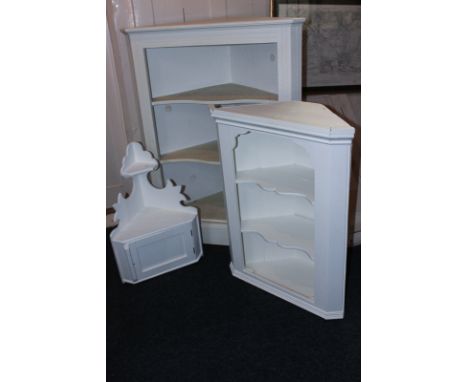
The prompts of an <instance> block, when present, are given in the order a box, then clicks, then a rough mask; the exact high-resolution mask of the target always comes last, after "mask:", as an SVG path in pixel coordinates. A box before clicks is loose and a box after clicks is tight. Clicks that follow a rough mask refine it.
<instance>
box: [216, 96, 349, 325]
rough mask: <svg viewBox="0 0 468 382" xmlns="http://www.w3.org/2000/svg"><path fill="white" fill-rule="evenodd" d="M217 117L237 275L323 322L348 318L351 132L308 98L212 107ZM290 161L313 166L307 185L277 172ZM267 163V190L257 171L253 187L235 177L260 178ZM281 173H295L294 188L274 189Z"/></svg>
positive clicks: (281, 181) (280, 185) (233, 268)
mask: <svg viewBox="0 0 468 382" xmlns="http://www.w3.org/2000/svg"><path fill="white" fill-rule="evenodd" d="M212 115H213V116H214V118H215V119H216V122H217V126H218V134H219V139H220V143H219V144H220V149H221V162H222V166H223V174H224V189H225V195H226V206H227V213H228V222H229V224H228V227H229V235H230V238H231V259H232V263H231V271H232V273H233V275H234V276H236V277H239V278H240V279H242V280H244V281H247V282H249V283H251V284H253V285H255V286H257V287H259V288H261V289H264V290H266V291H268V292H270V293H272V294H274V295H276V296H278V297H281V298H283V299H285V300H287V301H289V302H292V303H294V304H296V305H298V306H300V307H302V308H304V309H306V310H308V311H310V312H312V313H315V314H317V315H319V316H321V317H323V318H325V319H337V318H342V317H343V314H344V296H345V279H346V277H345V274H346V253H347V227H348V200H349V179H350V166H351V142H352V140H353V137H354V129H353V128H352V127H351V126H350V125H349V124H348V123H347V122H345V121H343V120H341V119H340V118H338V117H337V116H336V115H335V114H333V113H332V112H331V111H330V110H328V109H327V108H324V107H323V106H322V105H317V104H312V103H308V102H283V103H271V104H267V105H249V106H239V107H232V108H225V109H214V110H212ZM249 141H251V142H250V145H251V147H250V148H249ZM279 142H283V144H282V145H281V144H279ZM253 148H255V150H253ZM250 151H254V152H255V155H249V154H248V153H249V152H250ZM268 151H271V154H270V155H268ZM294 162H296V163H295V164H296V165H300V166H301V167H302V169H303V170H304V171H307V169H309V171H310V173H309V176H307V177H306V181H305V182H302V181H299V182H297V181H295V178H296V176H297V174H296V176H288V175H286V174H285V172H284V171H281V170H280V171H278V173H277V178H278V180H276V181H275V179H274V171H275V169H276V168H278V169H281V168H282V167H283V166H286V165H291V163H294ZM264 168H268V169H269V174H268V175H269V176H268V184H269V185H270V186H269V188H268V187H267V188H265V186H264V184H265V180H264V176H263V175H261V176H260V177H259V179H258V181H257V182H255V179H254V178H253V177H252V176H251V177H250V179H249V183H247V184H246V183H242V182H239V179H238V178H239V176H240V177H241V179H242V177H243V174H242V173H243V172H244V171H245V169H250V171H252V170H253V171H254V172H253V174H255V173H258V174H262V170H263V169H264ZM284 177H286V178H287V179H291V182H290V183H289V184H288V186H289V187H290V188H292V189H293V192H291V189H287V193H281V192H277V190H278V189H282V190H284V184H285V180H284V179H279V178H284ZM310 178H312V181H311V180H310ZM271 184H272V185H273V186H271ZM307 187H310V188H312V189H311V190H309V191H307V190H306V189H305V188H307Z"/></svg>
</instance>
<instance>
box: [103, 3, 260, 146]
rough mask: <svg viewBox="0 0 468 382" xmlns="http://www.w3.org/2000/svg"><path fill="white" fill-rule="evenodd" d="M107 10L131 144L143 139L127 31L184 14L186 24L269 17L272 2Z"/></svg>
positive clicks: (140, 5) (122, 5) (180, 19)
mask: <svg viewBox="0 0 468 382" xmlns="http://www.w3.org/2000/svg"><path fill="white" fill-rule="evenodd" d="M106 8H107V12H106V13H107V22H108V24H109V31H110V40H111V43H112V46H113V50H114V60H115V67H116V71H117V73H118V78H119V80H120V81H119V87H120V89H121V92H122V105H123V114H124V120H125V129H126V132H127V136H128V139H129V141H139V140H141V139H142V125H141V118H140V113H139V109H138V102H137V95H136V85H135V80H134V75H133V68H132V65H131V58H130V47H129V44H128V38H127V36H126V35H125V34H124V33H123V30H124V29H126V28H133V27H143V26H151V25H158V24H163V23H170V22H183V21H184V14H185V20H186V21H193V20H196V19H211V18H219V17H238V16H245V17H260V16H268V15H269V2H268V1H266V0H249V1H245V0H227V1H226V0H106Z"/></svg>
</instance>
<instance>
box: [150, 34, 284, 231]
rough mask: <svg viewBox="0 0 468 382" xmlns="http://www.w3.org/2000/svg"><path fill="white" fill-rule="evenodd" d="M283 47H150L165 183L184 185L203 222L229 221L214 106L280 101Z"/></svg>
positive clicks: (151, 81)
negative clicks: (279, 55) (279, 68)
mask: <svg viewBox="0 0 468 382" xmlns="http://www.w3.org/2000/svg"><path fill="white" fill-rule="evenodd" d="M276 55H277V44H276V43H266V44H236V45H212V46H182V47H164V48H150V49H146V58H147V65H148V72H149V78H150V87H151V97H152V104H153V112H154V118H155V124H156V133H157V137H158V145H159V154H160V160H161V163H162V172H163V177H164V179H165V181H166V182H167V181H168V179H172V180H174V181H175V182H176V183H177V184H180V185H183V186H184V187H183V192H184V193H185V194H186V195H187V196H188V198H189V203H188V204H190V205H194V206H196V207H198V208H199V210H200V215H201V218H202V220H203V221H213V222H223V223H225V222H226V211H225V205H224V195H223V178H222V172H221V164H220V159H219V152H218V142H217V139H218V137H217V131H216V124H215V121H214V119H213V118H212V117H211V115H210V108H213V107H221V105H229V106H234V105H239V104H246V103H265V102H271V101H276V100H277V99H278V96H277V93H278V71H277V62H276Z"/></svg>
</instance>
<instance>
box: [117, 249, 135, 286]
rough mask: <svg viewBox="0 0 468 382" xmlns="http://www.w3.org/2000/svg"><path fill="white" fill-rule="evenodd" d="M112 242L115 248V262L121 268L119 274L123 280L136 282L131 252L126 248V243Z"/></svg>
mask: <svg viewBox="0 0 468 382" xmlns="http://www.w3.org/2000/svg"><path fill="white" fill-rule="evenodd" d="M111 242H112V249H113V250H114V257H115V262H116V263H117V268H118V269H119V274H120V278H121V280H122V282H134V281H136V277H135V274H134V272H133V269H132V268H131V265H130V260H129V257H128V256H129V253H128V250H126V248H125V247H126V245H125V244H123V243H119V242H115V241H111Z"/></svg>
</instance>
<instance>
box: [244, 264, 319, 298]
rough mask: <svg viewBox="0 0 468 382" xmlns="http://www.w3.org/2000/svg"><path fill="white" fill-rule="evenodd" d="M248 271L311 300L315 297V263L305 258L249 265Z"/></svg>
mask: <svg viewBox="0 0 468 382" xmlns="http://www.w3.org/2000/svg"><path fill="white" fill-rule="evenodd" d="M246 271H248V272H250V273H253V274H255V275H257V276H260V277H262V278H264V279H266V280H268V281H270V282H273V283H275V284H277V285H279V286H282V287H284V288H287V289H289V290H290V291H292V292H294V293H299V294H301V295H304V296H305V297H307V298H308V299H310V300H312V299H313V297H314V287H313V283H314V280H313V275H314V263H313V262H312V261H310V260H307V259H305V258H301V257H298V256H297V257H287V258H281V259H269V260H266V261H259V262H254V263H248V264H247V266H246Z"/></svg>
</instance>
